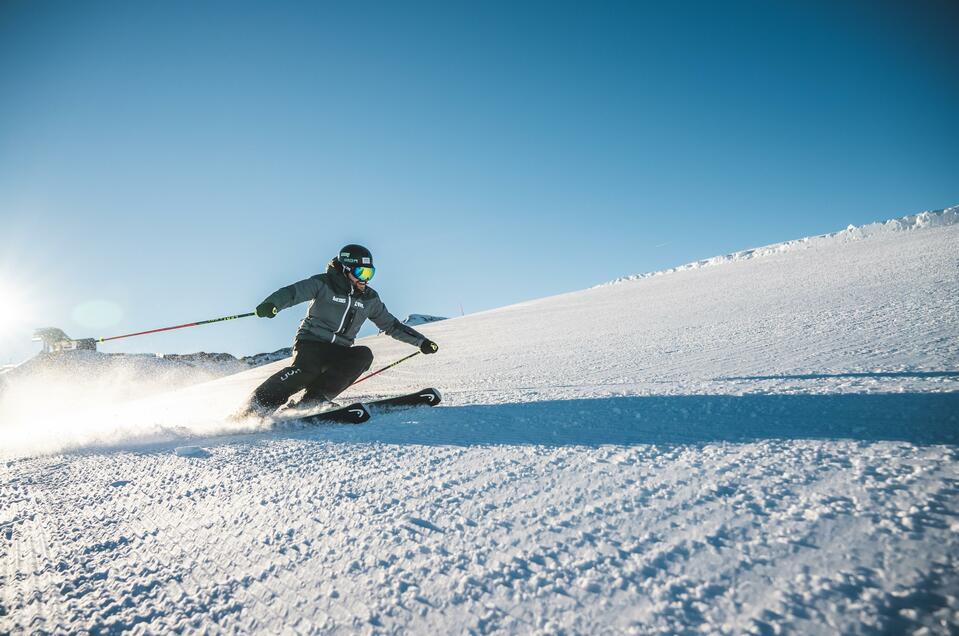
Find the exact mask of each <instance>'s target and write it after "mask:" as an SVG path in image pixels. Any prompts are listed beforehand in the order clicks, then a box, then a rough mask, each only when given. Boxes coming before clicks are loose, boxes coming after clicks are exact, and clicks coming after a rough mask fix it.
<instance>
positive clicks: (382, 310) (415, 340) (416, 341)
mask: <svg viewBox="0 0 959 636" xmlns="http://www.w3.org/2000/svg"><path fill="white" fill-rule="evenodd" d="M370 320H372V321H373V324H375V325H376V326H377V327H379V328H380V331H382V332H383V333H385V334H386V335H387V336H390V337H391V338H395V339H397V340H399V341H400V342H405V343H406V344H411V345H413V346H414V347H420V346H422V345H423V343H424V342H427V341H428V339H427V337H426V336H424V335H423V334H421V333H420V332H419V331H417V330H416V329H413V328H412V327H410V326H409V325H404V324H403V323H402V322H400V321H399V319H398V318H397V317H396V316H394V315H393V314H391V313H390V312H389V311H388V310H387V309H386V305H384V304H383V301H381V300H379V299H376V300H375V301H374V307H373V309H372V311H370Z"/></svg>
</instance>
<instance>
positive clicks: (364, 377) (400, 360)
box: [346, 351, 421, 388]
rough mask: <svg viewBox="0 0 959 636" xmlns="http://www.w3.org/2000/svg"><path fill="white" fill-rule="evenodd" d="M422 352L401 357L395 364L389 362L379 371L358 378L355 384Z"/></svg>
mask: <svg viewBox="0 0 959 636" xmlns="http://www.w3.org/2000/svg"><path fill="white" fill-rule="evenodd" d="M420 353H421V352H420V351H417V352H415V353H411V354H410V355H408V356H406V357H405V358H400V359H399V360H397V361H396V362H394V363H393V364H388V365H386V366H385V367H383V368H382V369H380V370H379V371H374V372H373V373H371V374H369V375H366V376H363V377H362V378H360V379H359V380H357V381H356V382H354V383H353V384H359V383H360V382H362V381H363V380H367V379H369V378H372V377H373V376H374V375H376V374H378V373H383V372H384V371H386V370H387V369H391V368H393V367H395V366H396V365H398V364H399V363H400V362H403V361H405V360H409V359H410V358H412V357H413V356H418V355H420ZM353 384H351V385H350V386H353ZM346 388H349V387H346Z"/></svg>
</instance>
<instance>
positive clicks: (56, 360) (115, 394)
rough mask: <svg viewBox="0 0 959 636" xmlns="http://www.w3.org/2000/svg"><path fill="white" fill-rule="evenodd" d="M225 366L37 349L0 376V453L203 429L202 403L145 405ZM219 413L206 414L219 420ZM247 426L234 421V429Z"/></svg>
mask: <svg viewBox="0 0 959 636" xmlns="http://www.w3.org/2000/svg"><path fill="white" fill-rule="evenodd" d="M243 366H244V367H245V366H246V365H243ZM230 370H232V369H229V370H228V369H225V368H214V367H211V366H209V365H207V366H194V365H190V364H185V363H183V362H178V361H175V360H169V359H163V358H158V357H156V356H153V355H108V354H103V353H97V352H93V351H70V352H63V353H57V354H40V355H38V356H37V357H36V358H33V359H32V360H30V361H28V362H26V363H24V364H22V365H20V366H19V367H17V368H16V369H13V370H11V371H10V372H8V373H5V374H4V375H3V376H2V378H0V456H3V455H7V456H10V455H21V454H45V453H55V452H62V451H65V450H71V449H76V448H83V447H90V446H110V445H113V444H116V443H119V442H121V441H123V442H124V443H127V442H131V441H132V442H135V443H136V442H141V443H145V442H151V441H162V440H168V439H173V438H179V437H183V436H185V435H186V436H188V435H191V434H193V433H195V432H196V431H204V430H206V429H207V428H208V427H204V426H202V425H198V424H197V422H196V421H195V418H196V417H198V416H199V417H203V416H206V417H209V413H208V412H204V410H203V404H202V403H195V402H194V403H190V405H189V409H182V410H181V412H180V413H171V412H169V410H168V409H163V408H159V409H151V408H149V407H148V406H147V405H149V404H150V399H151V396H166V395H168V394H169V393H170V392H171V391H177V390H179V389H183V388H184V387H187V386H191V385H197V384H200V383H206V382H208V381H210V380H214V379H216V378H218V377H220V376H222V375H224V373H227V372H229V371H230ZM161 399H163V400H164V403H166V404H168V403H169V402H168V401H166V400H168V398H161ZM221 410H222V409H217V413H216V414H215V415H216V417H215V418H214V419H216V420H223V418H224V414H223V413H221V412H219V411H221ZM233 424H236V423H233ZM248 427H249V426H247V425H244V424H242V423H240V428H241V429H244V428H248ZM220 430H221V429H216V430H215V431H214V432H220Z"/></svg>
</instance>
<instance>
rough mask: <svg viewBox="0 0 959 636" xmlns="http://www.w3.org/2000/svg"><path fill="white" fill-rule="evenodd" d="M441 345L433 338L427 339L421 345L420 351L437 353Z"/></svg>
mask: <svg viewBox="0 0 959 636" xmlns="http://www.w3.org/2000/svg"><path fill="white" fill-rule="evenodd" d="M439 348H440V346H439V345H438V344H436V343H435V342H433V341H432V340H429V339H426V340H424V341H423V344H421V345H420V351H422V352H423V353H427V354H429V353H436V352H437V351H439Z"/></svg>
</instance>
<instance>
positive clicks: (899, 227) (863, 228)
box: [596, 206, 959, 287]
mask: <svg viewBox="0 0 959 636" xmlns="http://www.w3.org/2000/svg"><path fill="white" fill-rule="evenodd" d="M956 223H959V206H953V207H950V208H945V209H943V210H935V211H927V212H920V213H919V214H911V215H908V216H904V217H902V218H898V219H890V220H888V221H885V222H877V223H867V224H866V225H859V226H856V225H850V226H849V227H847V228H846V229H845V230H840V231H839V232H831V233H829V234H820V235H819V236H810V237H806V238H801V239H795V240H792V241H784V242H782V243H774V244H772V245H766V246H764V247H756V248H752V249H748V250H742V251H740V252H733V253H732V254H725V255H723V256H714V257H713V258H707V259H703V260H701V261H694V262H692V263H686V264H685V265H680V266H678V267H671V268H669V269H664V270H660V271H658V272H647V273H644V274H632V275H630V276H623V277H621V278H617V279H614V280H611V281H609V282H606V283H601V284H599V285H596V287H605V286H607V285H617V284H620V283H628V282H630V281H635V280H642V279H644V278H651V277H653V276H663V275H666V274H673V273H676V272H684V271H689V270H692V269H700V268H703V267H712V266H714V265H723V264H725V263H734V262H737V261H746V260H751V259H754V258H761V257H764V256H770V255H772V254H781V253H783V252H792V251H795V250H802V249H809V248H812V247H821V246H823V245H824V244H827V243H836V242H838V243H846V242H850V241H861V240H863V239H866V238H870V237H873V236H878V235H883V234H888V233H890V232H909V231H912V230H921V229H928V228H933V227H943V226H947V225H954V224H956Z"/></svg>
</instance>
